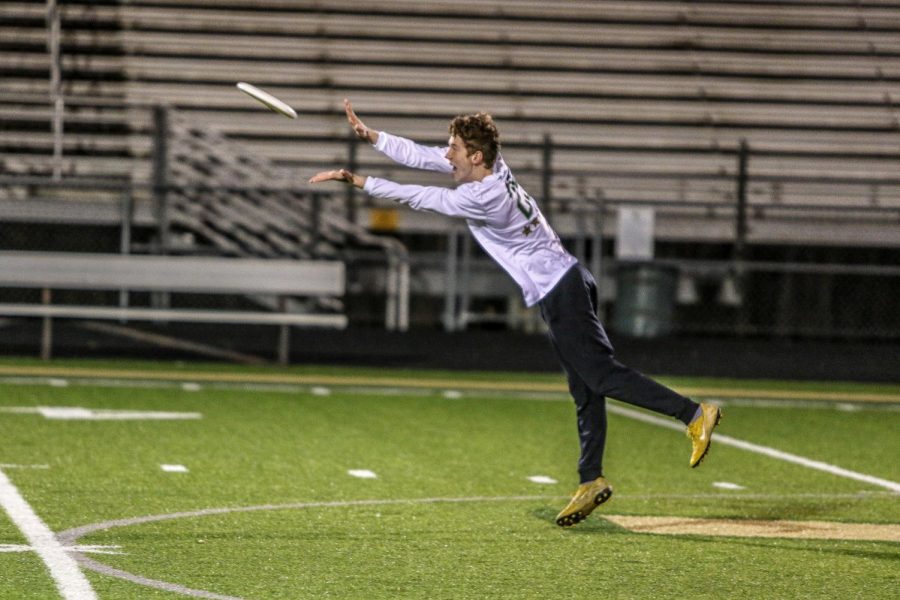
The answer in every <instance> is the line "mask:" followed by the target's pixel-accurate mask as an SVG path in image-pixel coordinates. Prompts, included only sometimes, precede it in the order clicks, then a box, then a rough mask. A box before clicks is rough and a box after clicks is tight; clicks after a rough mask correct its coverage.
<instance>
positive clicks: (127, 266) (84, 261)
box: [0, 252, 347, 364]
mask: <svg viewBox="0 0 900 600" xmlns="http://www.w3.org/2000/svg"><path fill="white" fill-rule="evenodd" d="M344 271H345V267H344V263H342V262H339V261H310V260H270V259H249V258H225V257H195V256H148V255H123V254H100V253H90V254H85V253H69V252H0V286H3V287H6V288H22V289H39V290H41V294H40V302H37V303H35V302H18V303H11V302H6V303H0V315H3V316H7V317H39V318H42V319H43V328H42V334H41V356H42V358H44V359H48V358H50V356H51V354H52V346H53V324H52V323H53V319H57V318H67V319H89V320H97V319H100V320H116V321H121V322H127V321H161V322H168V321H181V322H198V323H225V324H227V323H243V324H254V325H277V326H279V327H280V332H279V339H278V349H277V355H278V360H279V362H280V363H282V364H287V362H288V358H289V354H290V347H289V339H290V336H289V327H290V326H299V327H329V328H344V327H346V326H347V317H346V315H343V314H312V313H292V312H285V309H286V307H287V303H286V299H287V297H289V296H291V297H295V296H323V295H324V296H335V297H339V296H343V294H344V291H345V274H344ZM54 290H87V291H98V290H99V291H102V290H113V291H118V292H119V305H118V306H104V305H96V304H93V305H86V304H53V302H52V299H53V298H52V293H53V291H54ZM138 291H140V292H162V293H166V294H169V293H176V292H180V293H190V294H241V295H254V296H258V295H271V296H272V297H274V298H276V302H277V305H278V306H279V307H281V308H282V310H281V311H280V312H277V311H276V312H273V311H261V310H225V309H197V308H175V307H172V306H166V305H165V304H166V302H162V303H160V304H161V305H159V306H150V307H147V306H134V305H133V304H132V303H131V302H130V296H129V293H130V292H138Z"/></svg>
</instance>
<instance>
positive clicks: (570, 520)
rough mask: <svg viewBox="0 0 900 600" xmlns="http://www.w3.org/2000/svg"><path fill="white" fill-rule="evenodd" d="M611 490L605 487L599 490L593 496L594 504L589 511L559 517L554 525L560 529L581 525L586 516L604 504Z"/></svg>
mask: <svg viewBox="0 0 900 600" xmlns="http://www.w3.org/2000/svg"><path fill="white" fill-rule="evenodd" d="M612 493H613V492H612V488H611V487H607V488H603V489H602V490H600V491H599V492H598V493H597V495H596V496H594V504H593V505H592V506H591V507H590V509H582V510H577V511H575V512H573V513H572V514H570V515H566V516H564V517H559V518H558V519H556V524H557V525H559V526H560V527H571V526H572V525H577V524H578V523H581V522H582V521H584V520H585V519H587V517H588V515H589V514H591V513H592V512H593V511H594V509H595V508H597V507H598V506H600V505H601V504H603V503H604V502H606V501H607V500H609V499H610V498H611V497H612Z"/></svg>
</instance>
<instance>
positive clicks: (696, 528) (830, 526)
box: [604, 515, 900, 542]
mask: <svg viewBox="0 0 900 600" xmlns="http://www.w3.org/2000/svg"><path fill="white" fill-rule="evenodd" d="M604 518H605V519H607V520H608V521H611V522H613V523H615V524H616V525H618V526H620V527H624V528H625V529H627V530H629V531H633V532H635V533H656V534H664V535H713V536H724V537H766V538H792V539H823V540H872V541H884V542H900V524H894V523H888V524H877V523H837V522H833V521H761V520H754V519H698V518H691V517H647V516H624V515H604Z"/></svg>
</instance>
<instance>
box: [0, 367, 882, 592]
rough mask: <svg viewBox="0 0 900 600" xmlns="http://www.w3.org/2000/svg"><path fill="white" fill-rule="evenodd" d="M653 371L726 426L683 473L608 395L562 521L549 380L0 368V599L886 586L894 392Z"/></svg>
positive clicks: (566, 471) (567, 415) (559, 424)
mask: <svg viewBox="0 0 900 600" xmlns="http://www.w3.org/2000/svg"><path fill="white" fill-rule="evenodd" d="M666 381H667V383H670V384H671V385H673V386H675V387H676V388H677V389H679V390H681V391H684V392H685V393H690V394H692V395H694V396H696V397H700V396H701V395H702V396H705V397H710V398H714V399H716V401H718V402H721V403H722V404H723V406H724V409H723V410H724V414H725V418H724V420H723V421H722V425H721V426H720V427H719V429H718V430H717V435H720V436H722V439H723V440H724V439H725V438H728V439H729V440H734V442H733V443H731V442H729V443H725V442H724V441H723V442H722V443H717V442H714V444H713V448H712V451H711V453H710V455H709V457H708V458H707V460H706V461H705V462H704V463H703V465H702V466H701V467H700V468H698V469H695V470H692V469H689V468H688V467H687V462H688V455H689V447H690V444H689V442H688V440H687V438H686V437H684V435H683V433H682V432H681V431H678V430H675V429H669V428H666V427H664V426H660V425H659V424H658V423H656V422H655V421H654V422H647V421H644V420H640V418H639V417H640V416H641V415H646V414H647V413H641V412H638V411H635V410H634V409H631V408H630V407H624V405H621V404H618V403H611V404H610V407H611V414H610V423H609V443H608V448H607V454H606V461H605V462H606V475H607V477H608V478H609V479H610V480H611V482H612V483H613V486H614V488H615V495H614V496H613V499H612V500H611V501H610V502H609V503H608V504H606V505H604V506H603V507H601V508H600V509H598V510H597V511H596V512H595V513H594V514H593V515H592V516H591V517H590V518H589V519H588V520H587V521H586V522H585V523H582V524H580V525H578V526H577V527H574V528H572V529H567V530H563V529H560V528H559V527H557V526H556V525H555V524H554V517H555V515H556V513H557V512H558V511H559V509H560V508H561V507H562V506H563V505H564V504H565V502H566V501H567V497H568V495H569V494H570V493H571V492H572V491H573V490H574V488H575V487H576V486H577V483H578V482H577V475H576V472H575V463H576V459H577V454H578V447H577V436H576V429H575V422H574V408H573V406H572V404H571V401H570V400H568V398H567V396H566V394H565V384H564V382H563V381H562V379H561V378H560V377H557V376H552V375H550V376H548V375H535V376H530V375H527V374H495V373H478V374H460V373H440V372H427V373H423V372H400V371H387V370H355V369H333V368H291V369H276V368H237V367H228V366H223V365H187V366H185V365H176V364H164V363H108V362H107V363H101V362H88V361H81V362H61V361H56V362H51V363H47V364H42V363H39V362H37V361H25V360H23V361H9V360H6V361H0V440H2V445H0V473H2V474H3V477H2V478H0V483H4V480H5V483H4V485H0V499H2V500H3V504H4V508H5V510H0V598H10V599H17V600H18V599H25V598H34V599H46V598H60V597H78V595H77V594H78V592H77V591H72V590H77V589H79V588H78V585H79V584H78V578H79V577H80V578H81V579H82V581H83V584H82V585H87V586H88V587H89V589H90V590H92V591H93V593H94V594H95V595H96V597H99V598H104V599H106V598H116V599H117V598H127V599H132V598H138V599H140V598H186V597H202V598H279V599H282V598H360V599H368V598H385V599H387V598H581V597H607V598H729V597H749V598H821V597H852V598H895V597H896V594H897V589H900V534H898V531H900V494H898V490H900V436H898V434H897V432H898V431H900V428H898V425H900V386H876V385H853V384H846V383H820V384H816V383H802V384H800V383H791V382H775V381H766V382H760V381H716V380H685V379H680V380H679V379H667V380H666ZM38 407H44V408H43V409H39V408H38ZM75 407H78V408H81V409H84V410H80V411H74V410H71V409H73V408H75ZM66 408H68V409H69V410H64V409H66ZM122 411H136V412H137V413H142V414H135V413H134V412H122ZM148 413H150V414H148ZM153 413H157V414H153ZM158 413H175V414H167V415H160V414H158ZM161 416H167V417H169V418H167V419H162V418H158V417H161ZM76 417H77V418H76ZM126 417H130V418H126ZM136 417H141V418H136ZM151 417H157V418H155V419H151ZM176 417H177V418H176ZM636 417H638V418H636ZM744 443H749V444H753V445H754V446H750V447H745V446H746V445H745V446H741V444H744ZM760 448H765V449H768V450H772V451H773V452H775V454H774V455H773V454H761V453H760V450H759V449H760ZM785 457H788V458H787V459H786V458H785ZM790 457H793V458H796V459H798V460H799V462H798V461H797V460H794V461H793V462H792V459H791V458H790ZM803 461H806V462H805V463H804V462H803ZM163 465H168V466H169V467H168V468H170V469H171V468H174V467H180V468H183V470H182V471H174V472H172V471H165V470H163V467H162V466H163ZM185 470H186V471H185ZM351 471H353V472H354V473H356V475H353V474H351V473H350V472H351ZM360 472H369V473H360ZM360 474H368V475H369V476H368V477H360V476H359V475H360ZM536 476H541V477H543V478H544V479H542V480H543V481H549V482H550V483H536V482H534V481H532V480H530V479H529V478H531V477H536ZM553 481H555V482H556V483H553ZM723 486H724V487H723ZM892 490H893V491H892ZM16 498H19V499H21V500H22V501H24V503H26V505H27V507H28V508H29V509H30V510H31V511H32V514H33V515H34V516H35V517H37V518H38V519H39V522H40V524H42V525H43V526H45V527H46V528H47V529H48V530H49V531H52V532H53V534H54V535H53V536H51V538H52V539H49V540H48V539H43V538H40V536H37V537H35V538H34V539H32V540H31V541H29V539H28V538H27V535H29V534H31V535H37V534H36V533H35V532H36V531H38V530H37V529H35V528H36V527H38V525H35V524H34V523H33V522H31V524H30V525H29V524H28V523H29V521H28V519H27V518H25V517H24V516H23V513H22V510H24V509H22V508H21V506H19V505H17V504H16ZM17 506H19V508H16V507H17ZM607 516H608V517H609V518H606V517H607ZM622 516H647V517H655V516H663V517H696V518H701V519H717V520H726V519H727V520H731V521H728V522H731V524H732V525H734V524H735V523H736V524H737V525H738V526H744V525H752V524H754V523H756V522H759V523H758V524H759V525H760V527H762V529H763V530H764V531H766V532H769V533H773V534H778V535H780V536H782V537H757V534H752V535H751V534H748V533H746V532H744V533H741V534H735V533H734V532H733V531H730V530H721V531H717V530H715V528H712V527H711V525H710V527H709V528H707V529H703V532H701V533H697V532H694V533H682V534H675V535H671V534H664V533H660V532H659V530H648V529H643V530H642V529H638V530H631V529H634V527H631V529H629V528H628V527H626V526H624V525H622V524H620V523H621V522H617V521H616V519H618V518H620V517H622ZM682 520H683V519H682ZM732 521H733V522H732ZM773 521H774V522H773ZM793 521H803V522H810V521H814V522H825V523H831V524H839V525H841V526H843V525H845V524H870V525H871V527H869V528H867V529H866V530H865V531H867V532H868V533H863V534H854V535H856V536H857V537H858V539H805V538H803V537H801V536H802V535H805V533H804V532H806V533H808V531H809V529H808V528H804V527H805V526H800V525H796V524H793V523H789V522H793ZM725 522H726V521H716V523H725ZM23 523H25V525H24V526H23ZM707 523H712V522H708V521H702V522H701V525H704V527H705V526H706V524H707ZM810 527H812V526H810ZM846 529H849V528H846ZM854 531H856V530H854ZM873 531H874V532H875V533H872V532H873ZM722 534H724V535H722ZM892 536H893V537H892ZM826 537H834V536H832V535H831V534H829V535H828V536H826ZM891 539H893V540H894V541H890V540H891ZM101 552H102V553H101ZM73 559H74V560H73ZM75 561H78V563H77V566H75V567H74V568H73V565H76V562H75ZM51 565H52V566H51ZM73 570H74V574H73ZM54 576H56V577H57V579H54ZM66 585H69V586H70V587H68V588H67V587H66ZM66 594H69V595H66ZM71 594H76V595H71Z"/></svg>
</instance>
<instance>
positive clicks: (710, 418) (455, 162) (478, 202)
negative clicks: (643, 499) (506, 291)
mask: <svg viewBox="0 0 900 600" xmlns="http://www.w3.org/2000/svg"><path fill="white" fill-rule="evenodd" d="M344 109H345V111H346V113H347V119H348V121H349V122H350V126H351V127H352V128H353V130H354V131H355V132H356V135H357V136H359V138H360V139H363V140H366V141H368V142H369V143H371V144H373V145H374V147H375V149H376V150H378V151H380V152H382V153H383V154H385V155H386V156H388V157H389V158H391V159H392V160H394V161H395V162H398V163H400V164H402V165H405V166H408V167H413V168H417V169H427V170H431V171H439V172H442V173H449V174H451V175H452V176H453V179H454V180H455V181H456V182H457V183H458V184H459V185H458V187H457V188H456V189H449V188H442V187H432V186H420V185H400V184H397V183H394V182H392V181H388V180H386V179H381V178H378V177H365V176H362V175H358V174H356V173H352V172H350V171H348V170H346V169H339V170H334V171H323V172H321V173H318V174H316V175H315V176H313V177H312V178H311V179H310V180H309V181H310V183H320V182H323V181H343V182H346V183H349V184H352V185H354V186H356V187H358V188H362V189H363V190H365V191H366V192H368V193H369V195H371V196H374V197H376V198H386V199H391V200H396V201H397V202H400V203H401V204H406V205H408V206H409V207H410V208H413V209H415V210H427V211H432V212H437V213H441V214H444V215H448V216H450V217H458V218H463V219H466V223H467V225H468V226H469V230H470V231H471V232H472V235H473V236H474V237H475V239H476V240H478V243H479V244H481V246H482V248H484V250H485V252H487V253H488V254H489V255H490V256H491V258H493V259H494V260H495V261H496V262H497V263H498V264H499V265H500V266H501V267H502V268H503V269H504V270H505V271H506V272H507V273H508V274H509V275H510V276H511V277H512V278H513V279H514V280H515V282H516V283H517V284H519V286H520V287H521V288H522V293H523V295H524V297H525V304H526V305H527V306H534V305H535V304H537V305H538V306H539V307H540V311H541V317H543V319H544V321H545V322H546V323H547V326H548V328H549V336H550V341H551V342H552V345H553V348H554V350H555V351H556V355H557V357H558V358H559V362H560V364H561V365H562V367H563V369H564V370H565V372H566V375H567V377H568V382H569V391H570V392H571V394H572V398H573V399H574V400H575V406H576V409H577V417H578V434H579V437H580V440H581V457H580V459H579V461H578V474H579V476H580V478H581V485H580V486H579V487H578V489H577V490H576V492H575V494H574V496H573V497H572V499H571V501H569V503H568V505H566V507H565V508H563V510H562V512H560V513H559V515H557V517H556V523H557V525H560V526H561V527H569V526H572V525H575V524H576V523H579V522H580V521H582V520H584V519H585V518H586V517H587V516H588V515H589V514H590V513H591V511H593V510H594V509H595V508H596V507H597V506H599V505H600V504H602V503H604V502H606V501H607V500H609V498H610V496H612V486H611V485H610V484H609V482H608V481H607V480H606V478H604V477H603V450H604V446H605V444H606V397H607V396H609V397H612V398H616V399H618V400H621V401H622V402H627V403H628V404H633V405H635V406H641V407H643V408H647V409H649V410H652V411H654V412H657V413H660V414H664V415H668V416H670V417H674V418H676V419H678V420H680V421H681V422H682V423H684V424H685V425H686V426H687V435H688V437H689V438H690V439H691V457H690V462H689V464H690V466H691V467H696V466H697V465H699V464H700V461H701V460H703V458H704V457H705V456H706V453H707V452H708V451H709V445H710V441H711V437H712V433H713V429H715V427H716V425H717V424H718V423H719V420H720V418H721V412H720V411H719V408H718V407H716V406H714V405H711V404H706V403H702V404H697V403H695V402H693V401H691V400H689V399H688V398H685V397H684V396H681V395H679V394H677V393H675V392H674V391H672V390H670V389H669V388H667V387H665V386H663V385H661V384H659V383H657V382H655V381H653V380H652V379H649V378H647V377H645V376H644V375H642V374H640V373H638V372H637V371H635V370H634V369H632V368H630V367H627V366H625V365H623V364H621V363H620V362H618V361H616V360H615V358H613V347H612V344H610V342H609V338H608V337H607V335H606V332H605V331H604V329H603V325H602V324H601V323H600V320H599V319H598V317H597V286H596V283H595V282H594V279H593V277H592V276H591V274H590V272H589V271H588V270H587V269H585V268H584V267H583V266H582V265H581V264H580V263H579V262H578V260H577V259H576V258H575V257H574V256H572V255H571V254H569V253H568V252H567V251H566V250H565V248H563V246H562V243H561V242H560V239H559V236H557V235H556V233H555V232H554V231H553V230H552V229H551V228H550V225H549V224H548V223H547V221H546V219H544V217H543V215H542V214H541V211H540V209H539V208H538V206H537V203H536V202H535V201H534V199H533V198H532V197H531V196H529V195H528V193H527V192H526V191H525V190H524V189H523V188H522V187H521V186H520V185H519V184H518V183H517V182H516V180H515V178H514V177H513V175H512V172H511V171H510V170H509V167H508V166H507V165H506V163H505V162H504V161H503V158H502V157H501V156H500V136H499V133H498V131H497V127H496V126H495V125H494V121H493V119H492V118H491V116H490V115H488V114H485V113H478V114H474V115H463V116H458V117H456V118H454V119H453V120H452V121H451V122H450V128H449V129H450V138H449V141H448V143H447V147H446V148H435V147H426V146H422V145H419V144H416V143H415V142H413V141H411V140H408V139H405V138H402V137H398V136H395V135H391V134H389V133H386V132H384V131H377V130H375V129H370V128H369V127H367V126H366V125H365V124H364V123H363V122H362V121H361V120H360V119H359V117H357V116H356V113H355V112H354V111H353V107H352V106H351V105H350V102H349V100H344Z"/></svg>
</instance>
